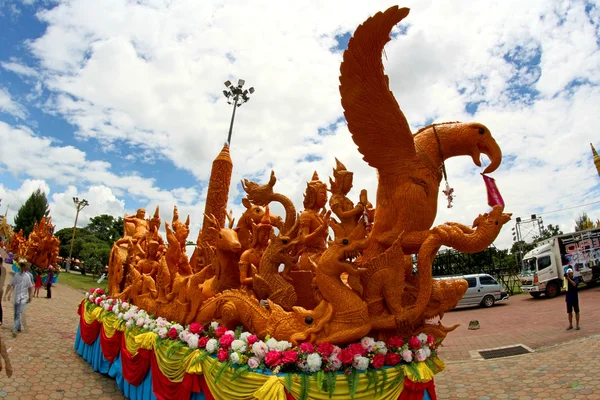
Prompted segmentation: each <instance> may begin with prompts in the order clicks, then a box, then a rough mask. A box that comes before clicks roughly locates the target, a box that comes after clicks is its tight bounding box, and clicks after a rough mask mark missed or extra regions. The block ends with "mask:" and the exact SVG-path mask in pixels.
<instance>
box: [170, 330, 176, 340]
mask: <svg viewBox="0 0 600 400" xmlns="http://www.w3.org/2000/svg"><path fill="white" fill-rule="evenodd" d="M169 337H170V338H171V339H176V338H177V329H175V328H171V329H169Z"/></svg>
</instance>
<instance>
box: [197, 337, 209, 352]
mask: <svg viewBox="0 0 600 400" xmlns="http://www.w3.org/2000/svg"><path fill="white" fill-rule="evenodd" d="M206 342H208V338H207V337H206V336H202V337H201V338H200V339H198V348H199V349H203V348H205V347H206Z"/></svg>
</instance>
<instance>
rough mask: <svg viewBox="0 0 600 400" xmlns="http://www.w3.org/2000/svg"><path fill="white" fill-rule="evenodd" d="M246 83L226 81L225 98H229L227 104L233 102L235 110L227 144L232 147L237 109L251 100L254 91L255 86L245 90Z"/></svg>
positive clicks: (242, 81) (243, 81)
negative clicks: (236, 83)
mask: <svg viewBox="0 0 600 400" xmlns="http://www.w3.org/2000/svg"><path fill="white" fill-rule="evenodd" d="M245 83H246V81H245V80H243V79H240V80H238V85H237V86H233V84H232V83H231V81H227V82H225V87H227V90H223V94H224V95H225V98H227V104H233V112H232V114H231V123H230V124H229V135H227V145H228V146H229V147H231V133H232V132H233V120H234V119H235V109H236V108H238V107H241V105H242V104H244V103H246V102H248V100H250V95H251V94H252V93H254V88H253V87H251V88H250V89H247V90H243V86H244V84H245Z"/></svg>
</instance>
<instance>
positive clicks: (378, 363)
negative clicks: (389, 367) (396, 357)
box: [373, 354, 385, 369]
mask: <svg viewBox="0 0 600 400" xmlns="http://www.w3.org/2000/svg"><path fill="white" fill-rule="evenodd" d="M383 364H385V356H384V355H383V354H376V355H375V357H373V368H375V369H378V368H381V367H383Z"/></svg>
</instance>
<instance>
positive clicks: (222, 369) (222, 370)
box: [215, 361, 231, 385]
mask: <svg viewBox="0 0 600 400" xmlns="http://www.w3.org/2000/svg"><path fill="white" fill-rule="evenodd" d="M230 365H231V362H229V361H227V362H224V363H222V364H221V367H220V368H219V372H217V375H215V385H216V384H217V383H219V381H220V380H221V377H222V376H223V374H224V373H225V371H227V368H229V366H230Z"/></svg>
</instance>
